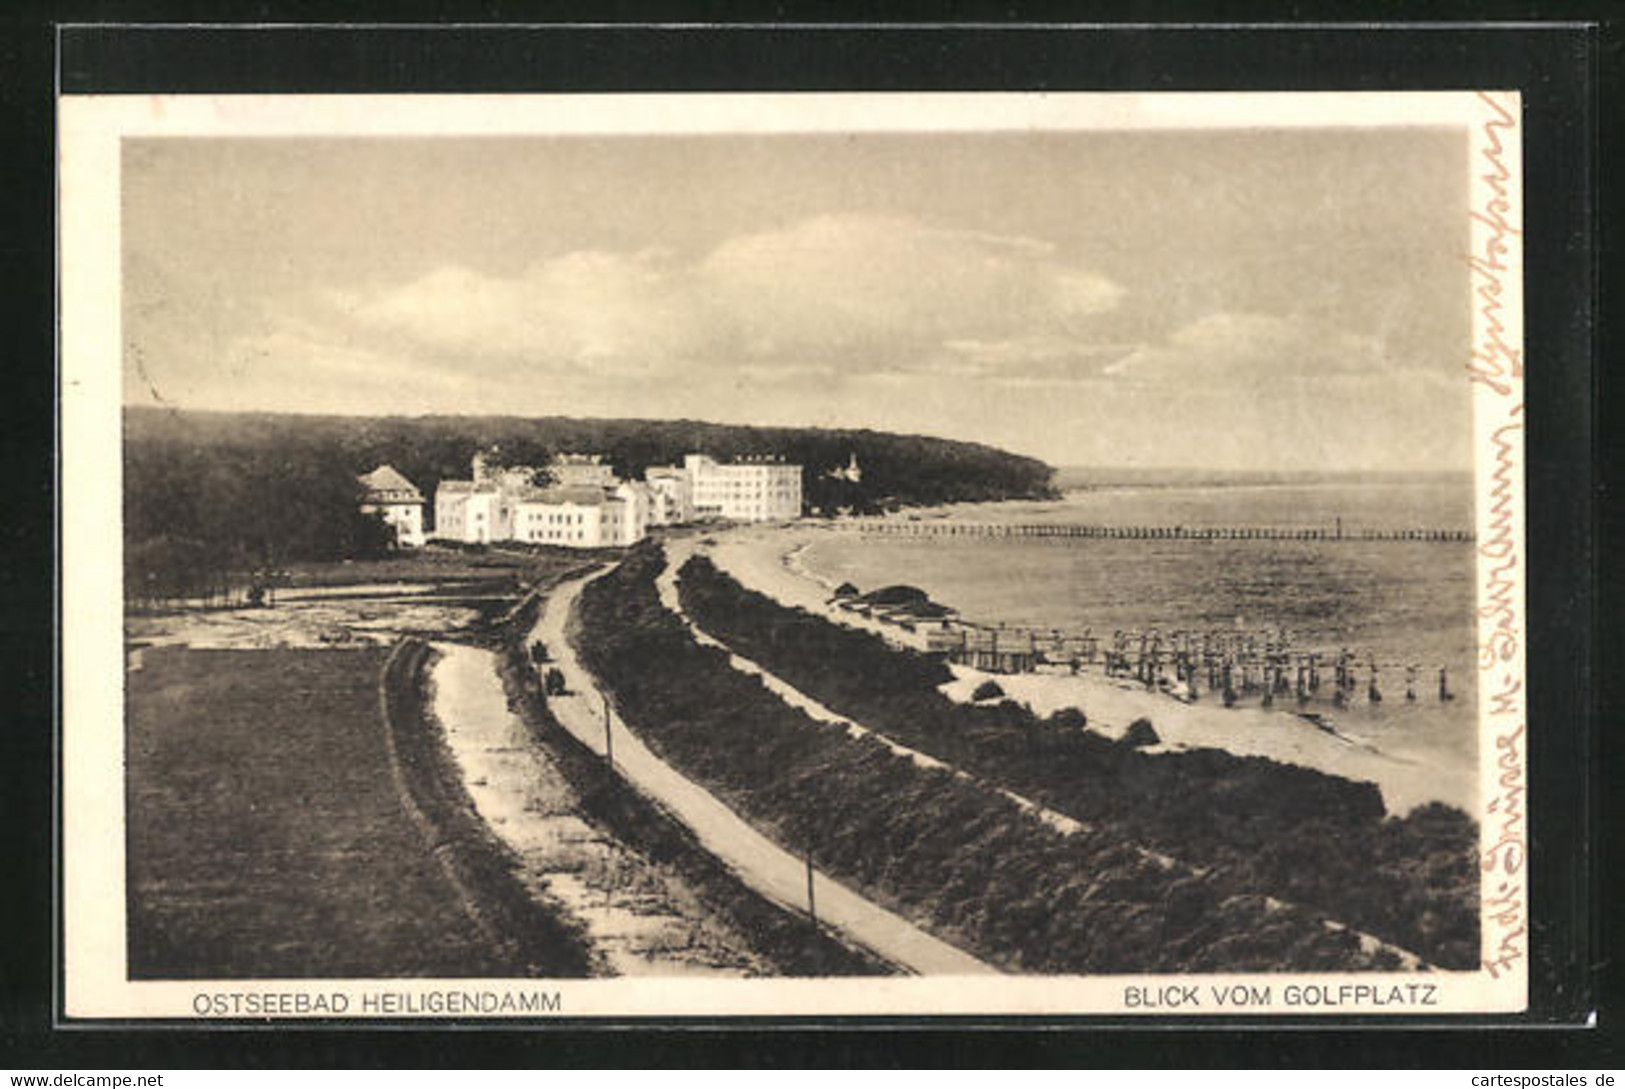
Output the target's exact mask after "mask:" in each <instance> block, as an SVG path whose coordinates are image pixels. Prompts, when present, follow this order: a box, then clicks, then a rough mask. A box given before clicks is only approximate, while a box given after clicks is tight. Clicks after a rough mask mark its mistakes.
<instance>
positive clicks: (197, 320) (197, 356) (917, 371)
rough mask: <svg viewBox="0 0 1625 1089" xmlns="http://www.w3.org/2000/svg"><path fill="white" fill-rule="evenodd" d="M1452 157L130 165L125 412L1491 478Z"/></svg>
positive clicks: (407, 156)
mask: <svg viewBox="0 0 1625 1089" xmlns="http://www.w3.org/2000/svg"><path fill="white" fill-rule="evenodd" d="M1467 154H1468V149H1467V134H1466V130H1465V129H1464V128H1462V129H1450V128H1386V129H1384V128H1368V129H1336V130H1330V129H1328V130H1315V129H1292V130H1208V131H1158V132H1134V131H1111V132H1086V131H1085V132H1076V131H1074V132H1048V133H1020V132H1002V133H963V132H961V133H948V134H922V133H908V134H888V133H863V134H851V135H808V134H800V135H766V136H761V135H758V136H715V135H712V136H677V135H673V136H646V135H623V136H569V137H551V138H549V137H492V138H477V139H476V138H457V137H411V138H382V137H379V138H324V139H312V138H296V137H277V138H256V139H246V138H227V139H222V138H213V137H208V138H204V137H186V138H177V137H165V138H131V139H126V141H125V143H124V151H123V156H122V168H121V169H122V186H123V188H122V228H121V229H122V233H123V238H122V243H123V249H122V255H123V257H122V259H123V320H124V329H123V334H124V345H125V368H124V398H125V402H126V403H127V404H164V405H175V406H180V407H186V408H211V409H243V410H259V411H287V412H317V413H344V414H363V415H381V414H407V415H417V414H424V413H468V414H486V413H490V414H512V415H566V416H615V417H622V416H635V417H657V418H678V417H686V418H694V419H704V420H713V421H718V422H725V423H749V424H763V425H798V426H816V427H872V428H877V429H882V430H888V431H898V432H907V433H919V434H930V435H938V436H942V437H945V438H954V439H967V440H973V441H979V442H985V443H989V444H991V445H994V446H998V447H1002V448H1004V449H1008V450H1012V451H1016V452H1019V453H1024V454H1030V455H1033V456H1035V457H1039V458H1042V459H1044V460H1045V461H1048V462H1049V463H1051V464H1053V465H1095V466H1138V467H1158V466H1168V467H1172V466H1183V467H1206V468H1226V469H1342V470H1360V469H1373V470H1395V469H1401V470H1402V469H1465V468H1468V467H1470V465H1471V456H1470V447H1469V438H1470V436H1469V431H1470V428H1469V404H1470V402H1469V390H1468V386H1467V380H1466V372H1465V369H1464V363H1465V361H1466V359H1467V353H1468V351H1469V335H1470V321H1471V316H1470V304H1471V300H1470V298H1469V287H1470V284H1469V281H1468V270H1467V267H1466V265H1465V262H1464V259H1463V256H1462V255H1464V254H1465V253H1466V252H1467V247H1468V238H1467V231H1468V214H1467V212H1468V208H1467V199H1468V192H1467V173H1468V167H1467Z"/></svg>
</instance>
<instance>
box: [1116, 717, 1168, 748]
mask: <svg viewBox="0 0 1625 1089" xmlns="http://www.w3.org/2000/svg"><path fill="white" fill-rule="evenodd" d="M1161 741H1162V738H1160V737H1158V736H1157V731H1156V730H1155V729H1154V728H1152V726H1151V720H1150V719H1148V718H1137V719H1135V720H1134V721H1133V722H1131V723H1129V724H1128V730H1127V731H1126V732H1125V733H1124V734H1123V742H1122V743H1123V744H1124V745H1127V746H1128V747H1129V748H1131V749H1143V748H1145V747H1146V746H1147V745H1156V744H1158V743H1159V742H1161Z"/></svg>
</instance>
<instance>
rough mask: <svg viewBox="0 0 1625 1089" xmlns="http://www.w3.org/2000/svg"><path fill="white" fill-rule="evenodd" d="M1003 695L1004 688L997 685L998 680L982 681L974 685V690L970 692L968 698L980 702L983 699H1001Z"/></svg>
mask: <svg viewBox="0 0 1625 1089" xmlns="http://www.w3.org/2000/svg"><path fill="white" fill-rule="evenodd" d="M1003 697H1004V689H1002V688H1000V687H999V682H998V681H983V682H982V683H981V684H979V685H977V686H976V691H974V692H972V693H971V696H970V698H971V699H972V700H975V701H976V702H977V703H981V702H983V701H984V700H996V699H1002V698H1003Z"/></svg>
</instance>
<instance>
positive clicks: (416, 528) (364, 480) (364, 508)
mask: <svg viewBox="0 0 1625 1089" xmlns="http://www.w3.org/2000/svg"><path fill="white" fill-rule="evenodd" d="M358 479H359V480H360V481H361V486H362V487H363V488H365V489H366V491H365V492H364V493H363V495H362V498H361V513H362V514H376V515H378V516H379V517H381V518H382V519H383V520H384V523H385V524H386V525H388V526H389V527H390V528H392V529H393V530H394V531H395V543H396V544H397V545H399V546H401V547H403V548H417V547H418V546H420V545H422V544H423V493H422V492H420V491H418V489H417V485H415V484H413V483H412V482H411V481H410V480H408V479H406V477H404V476H402V475H401V474H400V472H399V471H397V470H396V469H395V467H394V466H393V465H380V466H378V468H376V469H374V470H373V471H372V472H370V473H367V474H365V475H363V476H361V477H359V478H358Z"/></svg>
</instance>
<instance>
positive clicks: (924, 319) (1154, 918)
mask: <svg viewBox="0 0 1625 1089" xmlns="http://www.w3.org/2000/svg"><path fill="white" fill-rule="evenodd" d="M62 110H63V123H62V124H63V128H62V154H63V162H62V187H61V201H62V206H63V209H64V216H63V238H62V247H63V255H64V258H63V322H62V330H63V331H62V350H63V370H62V376H63V377H62V381H63V392H62V435H63V450H64V456H63V468H62V472H63V485H62V488H63V491H62V503H63V524H64V533H63V541H64V547H63V569H64V582H63V629H64V633H65V635H64V649H63V654H64V691H65V704H64V706H65V712H64V723H63V738H62V761H63V768H62V772H63V782H64V816H63V820H64V824H63V848H62V850H63V866H64V875H63V876H64V926H65V957H66V963H65V968H66V1000H67V1009H68V1011H69V1013H70V1015H74V1016H83V1017H136V1018H141V1017H154V1018H182V1019H205V1020H206V1019H233V1018H265V1017H276V1018H284V1017H285V1018H290V1019H301V1018H369V1017H385V1018H389V1017H432V1018H445V1017H451V1018H485V1017H506V1018H536V1019H545V1018H550V1017H560V1016H564V1017H570V1016H581V1017H613V1016H621V1015H636V1016H683V1015H735V1014H751V1015H766V1016H788V1015H805V1014H812V1015H840V1014H868V1015H907V1016H922V1015H924V1016H929V1015H933V1014H956V1015H977V1014H1042V1015H1081V1014H1111V1015H1114V1016H1125V1015H1127V1016H1137V1015H1167V1014H1205V1015H1213V1014H1218V1015H1226V1014H1228V1015H1237V1014H1239V1015H1260V1016H1268V1015H1320V1014H1332V1015H1349V1014H1361V1015H1366V1014H1393V1015H1405V1016H1417V1015H1428V1014H1460V1013H1472V1012H1489V1011H1505V1010H1518V1009H1522V1008H1523V1006H1524V1002H1525V985H1526V972H1527V965H1526V963H1525V961H1526V956H1527V945H1526V943H1527V926H1528V920H1527V890H1526V888H1525V885H1524V881H1525V877H1524V873H1523V861H1524V854H1525V846H1524V844H1525V831H1524V812H1525V789H1526V786H1525V779H1524V747H1523V744H1522V734H1523V679H1524V678H1523V669H1524V659H1523V645H1522V630H1523V623H1524V622H1523V609H1524V601H1523V592H1524V591H1523V587H1524V577H1525V573H1524V568H1523V561H1522V557H1523V554H1524V541H1523V532H1524V528H1523V526H1524V524H1523V494H1522V487H1523V473H1522V459H1523V432H1522V416H1521V411H1522V410H1521V398H1522V342H1521V310H1520V300H1521V284H1522V280H1521V276H1522V269H1521V261H1520V256H1519V255H1520V253H1521V249H1520V245H1521V237H1520V223H1521V220H1520V214H1521V212H1520V209H1521V189H1520V183H1521V179H1520V174H1519V171H1520V161H1521V160H1520V154H1519V150H1518V149H1519V142H1518V141H1519V133H1518V98H1517V95H1516V94H1512V93H1502V92H1496V93H1490V92H1483V93H1477V92H1430V93H1365V94H1353V93H1317V94H1305V93H1295V94H1239V93H1224V94H1219V93H1213V94H1057V95H1041V94H864V95H850V94H822V95H685V96H660V95H643V96H638V95H619V96H617V95H605V96H560V97H549V96H486V97H483V98H479V97H457V96H445V97H440V96H428V95H424V96H401V97H398V98H396V99H394V100H391V101H388V102H385V101H383V100H380V99H368V98H365V97H336V96H335V97H332V98H325V99H324V98H320V97H308V98H302V97H299V96H281V97H278V96H239V97H235V98H210V97H207V96H169V97H152V98H146V97H142V98H135V97H130V98H120V97H119V96H101V97H90V96H86V97H81V98H74V97H69V98H65V99H64V100H63V107H62Z"/></svg>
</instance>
